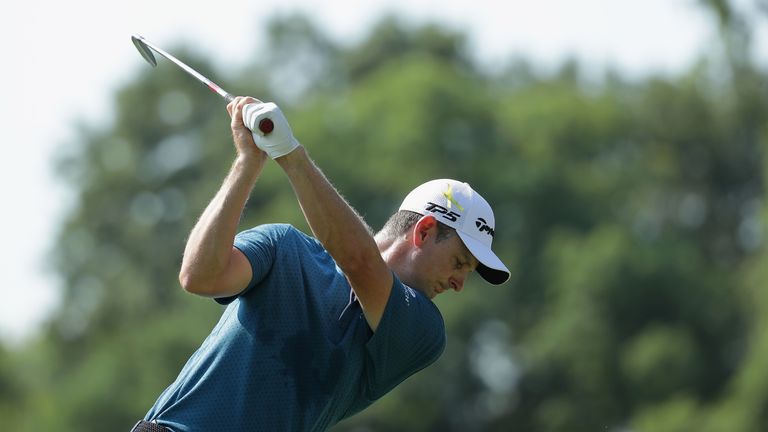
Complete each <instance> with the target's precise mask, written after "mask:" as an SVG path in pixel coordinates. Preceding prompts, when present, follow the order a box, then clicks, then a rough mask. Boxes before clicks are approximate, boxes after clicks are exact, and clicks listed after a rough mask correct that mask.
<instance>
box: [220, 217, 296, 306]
mask: <svg viewBox="0 0 768 432" xmlns="http://www.w3.org/2000/svg"><path fill="white" fill-rule="evenodd" d="M288 228H289V226H288V225H260V226H257V227H255V228H251V229H249V230H245V231H242V232H240V233H238V234H237V235H236V236H235V242H234V246H235V247H236V248H237V249H239V250H240V252H242V253H243V254H244V255H245V257H246V258H248V262H250V263H251V271H252V273H253V275H252V276H251V281H250V282H249V283H248V286H246V287H245V289H244V290H243V291H241V292H240V293H239V294H237V295H234V296H230V297H218V298H216V299H215V300H216V302H217V303H220V304H223V305H226V304H229V303H232V302H233V301H234V300H235V299H236V298H238V297H240V296H241V295H243V294H245V293H247V292H248V291H250V290H251V289H253V287H254V286H256V285H258V284H259V282H261V281H262V280H263V279H264V277H265V276H266V275H267V274H268V273H269V271H270V270H271V269H272V264H273V263H274V262H275V256H276V250H277V245H278V244H279V239H280V238H282V237H283V236H285V233H286V232H287V231H288Z"/></svg>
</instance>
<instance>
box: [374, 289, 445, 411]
mask: <svg viewBox="0 0 768 432" xmlns="http://www.w3.org/2000/svg"><path fill="white" fill-rule="evenodd" d="M444 349H445V324H444V323H443V317H442V315H440V311H439V310H438V309H437V306H435V305H434V303H432V301H431V300H430V299H428V298H427V297H426V296H425V295H424V294H422V293H421V292H419V291H415V290H413V289H412V288H410V287H408V286H406V285H404V284H403V283H402V282H400V280H399V279H397V277H394V282H393V284H392V291H391V292H390V295H389V300H388V301H387V306H386V308H385V309H384V315H383V316H382V318H381V321H380V322H379V326H378V327H377V328H376V332H375V333H374V334H373V336H371V339H370V340H369V341H368V343H367V344H366V351H367V359H366V364H367V368H366V369H367V372H366V373H367V384H368V386H367V387H368V395H367V396H368V398H369V399H370V400H376V399H378V398H380V397H381V396H383V395H384V394H386V393H387V392H389V391H390V390H392V389H393V388H395V386H397V385H398V384H400V383H401V382H403V381H404V380H405V379H406V378H408V377H409V376H411V375H413V374H415V373H416V372H418V371H420V370H421V369H424V368H425V367H427V366H429V365H430V364H432V363H433V362H434V361H435V360H437V359H438V357H440V355H441V354H442V353H443V350H444Z"/></svg>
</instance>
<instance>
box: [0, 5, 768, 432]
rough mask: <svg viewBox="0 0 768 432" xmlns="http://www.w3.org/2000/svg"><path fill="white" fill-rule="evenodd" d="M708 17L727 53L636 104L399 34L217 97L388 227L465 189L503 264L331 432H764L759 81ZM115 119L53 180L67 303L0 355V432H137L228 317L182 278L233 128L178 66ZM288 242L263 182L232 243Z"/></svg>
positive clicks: (567, 66) (285, 50)
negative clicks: (58, 197)
mask: <svg viewBox="0 0 768 432" xmlns="http://www.w3.org/2000/svg"><path fill="white" fill-rule="evenodd" d="M702 4H703V5H704V6H706V7H708V8H710V10H712V11H714V12H715V13H714V14H713V16H715V17H717V19H718V21H717V23H718V25H719V29H720V32H721V35H722V38H721V39H722V40H723V41H724V43H723V50H721V52H722V53H723V54H722V55H719V56H714V57H713V58H707V59H703V60H702V62H701V64H699V65H697V66H695V67H693V68H692V69H691V70H690V71H689V72H688V73H687V74H685V75H683V76H680V77H674V78H669V77H667V78H661V77H651V78H648V79H643V80H641V81H639V82H627V81H624V80H623V79H622V78H621V76H620V75H619V74H617V73H615V72H609V73H607V74H606V77H605V78H604V79H603V80H598V81H599V82H595V79H594V77H591V78H590V79H589V80H587V79H585V77H584V76H583V74H582V72H581V71H580V69H579V65H578V64H577V63H575V62H566V63H564V64H563V65H562V68H561V69H560V70H559V71H556V72H555V73H551V74H544V73H540V72H537V71H536V69H535V68H534V67H533V66H531V65H529V64H527V63H526V62H525V61H521V60H513V61H512V62H510V64H509V67H508V68H507V69H506V70H502V71H501V72H497V73H493V74H491V73H488V72H485V71H483V70H482V69H481V68H480V67H478V66H477V65H475V64H474V62H473V59H472V57H471V56H470V55H469V52H468V48H467V44H466V37H465V35H463V34H462V33H460V32H457V31H455V30H452V29H448V28H444V27H439V26H435V25H424V26H417V27H408V26H407V25H405V24H404V23H403V22H402V21H400V20H398V19H397V18H396V17H387V18H385V19H383V20H382V21H381V22H380V23H379V25H377V26H376V27H375V28H374V29H373V31H372V32H371V33H370V35H369V36H368V37H367V38H366V39H364V40H362V41H360V42H359V43H358V44H356V45H352V46H342V45H339V44H337V43H336V42H334V41H332V40H331V39H329V38H328V37H327V36H326V35H324V34H323V32H321V31H320V30H318V29H317V28H315V27H314V25H313V24H312V22H311V21H309V20H308V19H306V18H304V17H301V16H283V17H278V18H276V19H275V20H274V21H273V23H272V24H271V25H270V26H269V30H268V31H269V38H268V41H269V44H270V46H268V47H266V49H265V50H264V52H266V53H269V54H265V55H261V54H260V53H255V55H256V57H255V58H257V59H258V60H257V61H255V62H254V63H253V64H252V65H249V66H248V67H246V68H244V70H242V71H240V73H238V74H236V75H230V76H229V77H230V78H229V80H230V82H224V83H222V84H224V86H225V87H226V88H228V89H232V90H236V91H237V92H238V93H242V94H252V95H255V96H258V97H260V98H262V99H272V98H276V99H277V100H279V101H280V103H281V106H282V107H283V109H284V110H285V111H286V113H287V115H288V117H289V118H290V119H291V124H292V127H293V129H294V132H295V133H296V135H297V137H299V139H300V140H301V141H302V142H303V143H304V144H305V145H306V146H307V148H308V149H309V151H310V153H311V154H312V155H313V157H314V158H315V159H316V160H317V162H318V164H319V165H320V166H321V167H322V168H323V170H324V171H325V172H326V173H327V174H328V176H329V178H330V179H331V180H332V181H333V182H334V183H335V184H336V185H337V186H338V187H339V189H340V190H341V191H342V193H343V194H344V195H345V196H346V197H347V198H348V199H349V200H350V202H351V203H352V204H353V205H354V206H355V207H356V208H357V209H358V210H359V211H360V212H361V213H362V214H363V215H364V216H365V217H366V219H367V220H368V221H369V223H370V224H371V225H372V226H373V227H374V228H377V227H378V226H380V225H381V224H382V223H383V222H384V220H385V219H386V218H387V216H388V215H389V214H390V213H391V212H392V211H393V210H394V209H395V208H396V206H397V205H398V204H399V201H400V200H401V199H402V196H403V194H404V193H405V192H407V191H408V190H410V188H412V187H413V186H414V185H416V184H419V183H421V182H423V181H425V180H427V179H430V178H435V177H453V178H460V179H465V180H467V181H469V182H470V183H471V184H472V185H473V186H474V187H476V188H477V189H478V190H480V191H482V193H483V195H484V196H485V197H486V198H488V200H489V201H490V202H491V203H493V205H494V208H495V211H496V215H497V219H498V222H499V223H498V227H497V228H498V229H497V236H496V238H495V248H497V249H498V250H499V251H500V254H501V255H502V256H503V257H505V258H506V260H507V261H508V262H510V263H512V270H513V279H512V281H511V282H510V283H509V284H508V285H506V286H502V287H489V286H485V285H484V284H482V283H481V282H479V281H477V280H474V281H470V283H468V285H467V287H466V290H465V291H464V292H462V294H461V295H460V296H458V297H453V296H447V298H439V299H438V303H439V306H440V308H441V310H442V311H443V314H444V316H445V320H446V325H447V327H448V336H449V342H448V346H447V348H446V352H445V354H444V356H443V358H442V359H441V360H440V361H439V362H438V363H437V364H436V365H434V366H433V367H431V368H429V369H427V370H426V371H423V372H421V373H419V374H418V375H417V376H415V377H413V378H411V379H409V380H408V381H406V382H405V383H404V384H403V385H401V386H400V387H399V388H398V389H396V390H395V391H394V392H392V393H391V394H390V395H387V396H386V397H385V398H383V399H382V400H380V401H378V402H377V403H376V404H374V405H373V406H372V407H371V408H370V409H369V410H367V411H365V412H363V413H361V414H359V415H357V416H355V417H353V418H351V419H348V420H346V421H344V422H342V423H341V424H339V425H338V426H336V427H335V428H334V430H336V431H339V432H343V431H362V430H376V431H389V430H392V431H395V430H397V431H400V430H414V431H416V430H418V431H429V430H435V431H438V430H439V431H446V430H457V431H458V430H461V431H509V430H531V431H542V432H548V431H594V430H625V429H626V430H637V431H654V432H657V431H662V432H663V431H670V432H671V431H687V430H702V431H713V432H714V431H721V430H728V431H744V432H748V431H754V430H764V429H768V418H767V416H768V414H767V413H768V410H766V409H765V406H766V401H767V400H768V391H766V388H768V385H767V384H768V380H767V379H768V376H767V375H766V374H765V373H764V372H763V369H764V368H763V367H762V362H763V361H765V359H766V358H767V356H768V351H767V350H768V336H766V335H765V334H764V332H762V331H761V330H762V329H763V328H764V327H765V325H766V322H765V318H764V317H765V316H768V295H767V294H766V293H765V292H764V291H765V290H764V289H763V288H764V286H765V283H764V281H765V280H766V277H768V273H766V269H768V252H766V248H765V245H764V240H763V237H762V236H763V235H764V233H765V232H768V231H766V230H767V229H768V216H766V215H767V214H768V211H767V210H766V206H765V202H766V201H768V196H767V195H766V190H768V188H766V181H767V180H766V178H765V176H764V173H765V172H766V170H768V156H766V155H768V128H766V124H768V99H766V98H765V83H766V82H768V81H766V78H768V77H766V73H765V71H763V70H761V69H760V68H759V67H758V66H756V65H755V63H754V61H753V60H752V58H751V56H750V50H749V47H748V46H746V45H745V44H744V43H748V42H749V40H750V39H749V37H748V35H749V34H750V28H749V24H748V22H747V20H744V19H741V18H740V15H739V13H740V12H739V10H738V9H736V8H734V7H732V5H731V4H730V3H728V2H727V1H702ZM739 35H740V36H739ZM745 35H746V36H745ZM734 41H736V42H734ZM173 52H175V53H177V54H178V55H179V57H181V58H184V59H185V60H186V61H188V62H190V63H191V65H192V66H193V67H195V68H196V69H199V70H201V71H202V72H203V73H205V74H208V73H210V72H211V71H212V69H213V67H212V65H210V64H207V63H205V62H204V61H202V60H200V56H199V55H198V54H197V53H195V52H194V51H191V50H189V49H186V48H184V47H176V48H175V49H173ZM267 65H269V70H268V69H267ZM723 71H727V73H721V72H723ZM213 72H216V71H213ZM212 75H215V76H227V75H223V74H221V73H213V74H212ZM254 83H258V84H254ZM115 112H116V115H115V120H114V122H113V123H112V124H110V125H107V126H105V127H103V128H101V129H93V128H91V127H88V126H82V127H81V133H80V140H79V141H78V142H75V143H71V145H70V146H68V148H71V149H72V151H71V152H70V153H68V154H65V155H63V156H62V158H61V160H62V162H61V166H60V170H61V176H62V179H63V181H66V182H67V183H68V184H69V185H70V186H71V188H72V190H73V191H74V197H75V203H74V205H73V206H72V211H71V213H70V215H69V216H68V218H67V220H66V222H65V223H64V224H63V226H62V227H61V231H60V234H59V237H58V241H57V243H56V244H57V246H56V249H55V250H54V251H53V254H52V260H53V265H54V266H55V268H56V269H57V271H58V273H59V274H60V275H61V276H62V279H63V281H64V295H63V298H64V301H63V304H62V306H61V308H60V310H59V311H58V312H57V313H56V315H55V316H54V318H53V319H52V321H51V323H50V325H49V327H48V328H47V331H46V332H45V335H44V337H43V338H42V339H41V340H39V341H36V342H34V343H30V344H28V345H27V346H25V347H24V348H23V349H21V350H19V351H3V350H0V418H2V419H3V422H4V425H11V427H12V428H13V429H14V430H17V431H22V432H23V431H40V430H56V431H65V432H66V431H75V430H76V431H88V430H103V429H117V430H120V429H123V430H127V429H128V428H129V427H130V426H131V425H132V424H133V423H134V422H135V420H136V419H137V418H138V417H140V416H142V415H143V414H144V413H145V412H146V410H147V409H148V408H149V406H150V405H151V404H152V403H153V402H154V400H155V398H156V397H157V396H158V395H159V393H160V392H161V391H162V389H163V388H165V386H166V385H167V384H168V383H169V382H170V381H171V380H172V379H174V378H175V375H176V374H177V373H178V370H179V369H180V368H181V366H182V364H183V363H184V362H185V361H186V359H187V357H188V356H189V355H190V354H191V352H192V351H193V350H194V349H196V347H197V346H198V345H199V344H200V343H201V342H202V340H203V338H204V337H205V336H206V334H207V333H208V332H209V331H210V329H211V328H212V326H213V324H214V323H215V321H216V320H217V318H218V316H219V314H220V312H221V308H220V307H219V306H217V305H216V304H215V303H213V302H211V301H207V300H203V299H200V298H195V297H194V296H190V295H186V294H184V293H183V292H182V290H181V289H179V288H178V282H177V281H176V274H177V271H178V265H179V263H180V257H181V252H182V250H183V245H184V241H185V238H186V236H187V233H188V231H189V230H190V229H191V227H192V225H193V223H194V222H195V220H196V218H197V217H198V215H199V214H200V212H201V211H202V209H203V207H204V206H205V205H206V204H207V202H208V200H209V199H210V198H211V196H212V195H213V193H214V191H215V190H216V189H217V188H218V186H219V184H220V181H221V179H222V178H223V176H224V174H225V173H226V170H227V168H228V165H229V164H230V163H231V161H232V158H233V154H234V153H233V149H232V146H231V143H230V137H229V127H228V117H227V115H226V112H225V110H224V108H223V106H222V105H221V103H220V102H219V101H216V100H215V99H213V97H212V96H211V95H210V94H209V93H207V92H205V91H202V90H201V89H200V87H199V84H198V83H196V82H194V81H193V80H191V79H190V78H189V77H187V76H186V75H184V74H183V72H179V71H177V70H176V69H175V68H172V67H168V68H158V69H157V70H154V71H152V72H149V71H147V72H145V73H143V74H141V75H140V76H138V77H137V78H136V79H135V81H133V82H131V83H129V84H128V85H126V87H125V88H123V89H122V90H121V91H120V92H119V93H118V95H117V97H116V105H115ZM277 221H281V222H289V223H293V224H295V225H296V226H297V227H299V228H300V229H304V230H307V227H306V223H305V222H304V221H303V218H302V216H301V212H300V211H299V209H298V206H297V204H296V202H295V199H294V197H293V193H292V191H291V188H290V185H289V184H288V182H287V181H286V179H285V178H284V176H283V174H282V173H281V172H280V170H279V169H278V168H277V167H275V166H273V165H270V166H268V167H267V169H266V170H265V172H264V175H263V177H262V179H261V180H260V181H259V183H258V184H257V186H256V189H255V191H254V194H253V196H252V198H251V200H250V201H249V203H248V208H247V209H246V213H245V215H244V217H243V221H242V226H243V227H247V226H251V225H254V224H259V223H268V222H277Z"/></svg>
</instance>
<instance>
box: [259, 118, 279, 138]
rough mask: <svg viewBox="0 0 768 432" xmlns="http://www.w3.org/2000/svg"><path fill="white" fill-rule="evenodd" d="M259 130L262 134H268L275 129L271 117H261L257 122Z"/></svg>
mask: <svg viewBox="0 0 768 432" xmlns="http://www.w3.org/2000/svg"><path fill="white" fill-rule="evenodd" d="M259 130H260V131H261V133H263V134H264V135H269V133H270V132H272V131H273V130H275V123H274V122H272V119H269V118H263V119H261V121H260V122H259Z"/></svg>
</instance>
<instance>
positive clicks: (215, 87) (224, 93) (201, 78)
mask: <svg viewBox="0 0 768 432" xmlns="http://www.w3.org/2000/svg"><path fill="white" fill-rule="evenodd" d="M141 43H143V44H145V45H146V46H148V47H150V48H152V49H153V50H154V51H155V52H156V53H158V54H160V55H161V56H163V57H165V58H167V59H168V60H170V61H172V62H174V63H176V65H177V66H179V67H180V68H182V69H184V71H186V72H187V73H188V74H190V75H192V76H193V77H195V78H197V80H198V81H200V82H201V83H203V84H205V85H206V86H208V88H209V89H211V90H212V91H214V92H216V93H218V94H219V96H221V97H223V98H224V99H225V100H226V101H227V102H232V100H233V99H234V98H235V97H234V96H232V95H231V94H230V93H229V92H227V91H226V90H224V89H223V88H221V87H219V86H218V85H217V84H216V83H215V82H213V81H211V80H209V79H208V78H206V77H205V76H203V75H202V74H201V73H200V72H198V71H196V70H194V69H192V68H191V67H189V66H187V65H186V64H184V62H182V61H181V60H179V59H177V58H176V57H174V56H172V55H171V54H169V53H167V52H165V51H164V50H163V49H161V48H160V47H158V46H156V45H154V44H152V43H150V42H148V41H147V40H146V39H144V38H141Z"/></svg>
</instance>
